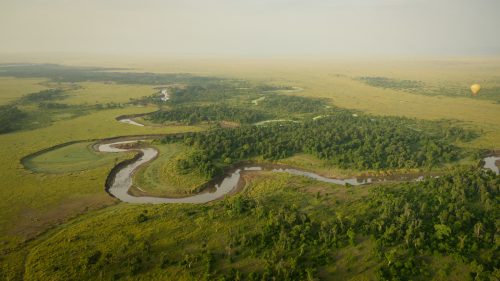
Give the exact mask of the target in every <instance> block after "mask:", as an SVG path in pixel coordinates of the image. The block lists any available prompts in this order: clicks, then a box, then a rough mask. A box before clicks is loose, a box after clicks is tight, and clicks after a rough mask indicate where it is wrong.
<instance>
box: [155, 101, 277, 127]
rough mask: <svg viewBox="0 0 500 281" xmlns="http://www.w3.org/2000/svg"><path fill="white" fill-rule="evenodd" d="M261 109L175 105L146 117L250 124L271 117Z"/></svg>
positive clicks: (160, 120) (190, 122)
mask: <svg viewBox="0 0 500 281" xmlns="http://www.w3.org/2000/svg"><path fill="white" fill-rule="evenodd" d="M273 117H274V116H273V115H272V114H269V113H266V112H265V111H263V110H255V109H249V108H243V107H235V106H230V105H226V104H212V105H206V106H177V107H174V108H172V109H170V110H160V111H156V112H154V113H152V114H149V115H147V117H146V118H147V119H148V120H151V121H152V122H156V123H163V122H166V121H176V122H181V123H185V124H188V125H192V124H195V123H199V122H204V121H209V122H210V121H235V122H239V123H242V124H251V123H255V122H258V121H262V120H266V119H270V118H273Z"/></svg>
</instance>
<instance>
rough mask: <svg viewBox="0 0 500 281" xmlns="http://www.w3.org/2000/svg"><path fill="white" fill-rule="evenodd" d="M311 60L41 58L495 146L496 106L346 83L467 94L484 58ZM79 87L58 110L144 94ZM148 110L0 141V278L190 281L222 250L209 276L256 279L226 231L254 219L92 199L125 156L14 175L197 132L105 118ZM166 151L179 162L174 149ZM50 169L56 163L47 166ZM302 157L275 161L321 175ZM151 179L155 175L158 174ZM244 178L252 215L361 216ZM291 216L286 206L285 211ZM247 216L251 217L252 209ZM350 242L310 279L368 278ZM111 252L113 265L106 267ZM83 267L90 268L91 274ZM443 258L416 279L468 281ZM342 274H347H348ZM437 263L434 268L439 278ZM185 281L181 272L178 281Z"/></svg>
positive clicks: (254, 263)
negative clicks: (39, 158) (123, 145)
mask: <svg viewBox="0 0 500 281" xmlns="http://www.w3.org/2000/svg"><path fill="white" fill-rule="evenodd" d="M312 61H313V62H311V61H308V60H304V61H287V60H276V61H272V62H264V61H252V60H240V61H238V62H237V63H235V62H234V61H231V62H229V61H225V60H198V61H196V62H194V61H181V60H168V59H165V61H164V62H162V63H158V62H153V60H150V59H148V58H141V59H137V60H136V61H130V62H129V63H128V64H126V65H124V64H123V63H121V62H119V60H118V59H117V58H116V59H115V58H113V59H109V58H108V59H104V58H102V59H101V58H100V59H95V58H94V59H92V60H86V61H80V60H75V59H72V58H65V59H63V60H61V61H57V60H54V62H57V63H64V64H74V65H84V64H88V65H92V66H95V65H99V66H110V67H131V68H134V69H135V70H136V71H153V72H174V73H175V72H181V73H185V72H190V73H195V74H198V75H217V76H222V77H237V78H242V79H250V80H252V81H256V82H258V83H268V84H273V85H288V86H297V87H300V88H302V89H303V91H300V92H293V93H288V94H291V95H301V96H307V97H323V98H327V99H328V100H329V101H330V102H331V103H332V104H333V105H336V106H339V107H343V108H349V109H355V110H359V111H363V112H367V113H371V114H374V115H393V116H406V117H412V118H419V119H428V120H439V119H452V120H456V122H458V124H460V125H462V126H465V127H467V128H470V129H473V130H477V131H478V132H479V137H478V138H476V139H475V140H473V141H472V142H467V143H459V145H461V146H464V147H468V148H484V149H499V148H500V126H498V124H499V123H498V121H499V120H500V104H498V103H495V102H494V101H490V100H488V99H474V98H471V97H465V96H458V97H452V96H449V95H447V96H439V95H438V96H428V95H422V94H418V93H409V92H407V91H403V90H395V89H384V88H379V87H372V86H369V85H367V84H365V83H363V82H361V81H359V80H358V78H359V77H362V76H383V77H391V78H396V79H411V80H419V81H424V82H426V83H429V84H432V83H442V84H443V85H446V84H447V83H450V84H452V85H454V86H455V85H456V84H457V83H460V84H463V85H464V86H465V87H468V85H469V84H470V83H471V82H475V81H481V80H480V79H483V78H482V77H487V78H484V79H493V78H495V77H496V76H495V75H497V74H496V73H500V72H499V70H500V61H499V60H497V59H493V60H476V59H457V60H438V61H437V62H436V61H434V60H432V61H425V62H421V61H416V60H415V61H406V62H405V61H397V60H391V61H388V62H379V61H377V62H361V61H359V60H353V61H351V62H348V61H343V60H339V61H335V60H332V61H331V62H330V61H328V62H319V61H316V62H314V60H312ZM491 77H493V78H491ZM3 79H4V80H0V93H1V94H0V96H1V98H3V97H4V96H5V97H6V98H5V102H6V103H8V102H10V101H13V100H15V99H16V98H18V97H20V96H22V95H24V94H27V93H31V92H36V91H38V90H40V89H43V88H44V87H46V86H43V85H44V84H40V83H41V82H44V79H43V78H40V80H39V79H14V78H3ZM464 81H466V82H464ZM488 81H489V80H488ZM78 85H79V86H81V88H79V89H74V90H71V91H69V92H70V94H69V96H68V97H67V98H65V99H64V100H62V101H61V102H63V103H68V104H95V103H108V102H126V101H128V99H129V98H140V97H142V96H144V95H148V94H151V93H153V92H154V90H153V89H152V86H149V85H123V84H119V85H117V84H113V83H110V84H108V83H95V82H83V83H78ZM12 89H16V90H15V91H14V90H12ZM154 110H156V107H155V106H146V107H136V106H128V105H127V106H125V107H123V108H117V109H108V110H101V111H91V112H90V113H88V114H86V115H83V116H77V117H74V118H69V119H64V118H63V119H62V120H57V121H55V122H52V123H51V124H50V125H49V126H46V127H43V128H38V129H34V130H25V131H18V132H13V133H8V134H4V135H0V145H1V146H0V157H1V159H2V163H3V164H2V166H3V167H2V169H1V170H0V178H1V179H2V188H1V191H0V192H1V194H2V198H4V200H2V202H1V203H0V210H1V215H0V229H1V231H0V235H1V240H2V245H1V250H2V257H1V258H0V259H1V260H0V263H1V264H2V267H1V271H0V276H2V278H5V279H12V280H16V279H20V278H22V277H24V278H25V279H26V280H47V279H53V280H68V279H93V278H95V277H96V276H98V278H102V279H105V280H108V279H113V278H120V277H122V278H129V279H134V280H139V279H142V280H151V279H157V280H161V279H165V278H167V279H168V278H170V279H172V278H175V279H178V280H183V279H184V280H193V279H196V278H198V277H200V276H204V275H203V274H204V273H203V272H204V271H205V266H207V265H206V263H204V262H203V261H204V259H210V258H208V257H207V255H205V256H203V253H207V252H218V253H219V252H221V249H222V252H224V253H225V255H226V256H234V258H233V260H232V261H231V262H228V261H227V260H226V259H222V258H218V257H217V256H216V258H215V265H216V267H217V268H218V270H220V271H221V272H223V273H226V274H231V269H232V268H236V269H238V270H241V271H242V272H244V273H249V272H250V271H252V270H254V269H263V268H264V267H265V265H264V264H263V261H262V260H258V259H255V258H253V256H252V254H251V253H244V254H243V255H241V256H237V255H236V254H233V247H232V246H231V245H232V244H231V239H232V237H234V236H235V233H237V234H238V235H242V233H250V234H251V233H252V231H253V230H254V229H257V228H258V227H259V225H260V224H262V223H263V221H261V220H255V219H252V216H253V215H255V216H257V213H255V214H254V213H245V212H243V213H242V214H236V215H234V214H232V213H231V212H228V211H227V209H228V208H229V209H230V207H227V206H232V205H231V203H227V202H216V203H211V204H207V205H205V206H189V205H166V206H148V205H129V204H123V203H120V204H117V203H118V202H117V201H116V200H114V199H112V198H111V197H109V196H108V195H107V194H106V193H105V192H104V191H103V186H104V181H105V179H106V176H107V174H108V172H109V171H110V169H111V168H112V167H113V166H114V165H115V163H116V161H121V160H123V159H126V158H130V157H131V156H132V155H131V154H129V155H126V154H125V155H124V154H119V155H113V156H112V157H108V156H106V157H105V158H103V159H102V163H99V165H97V166H94V167H91V168H90V169H88V170H83V171H74V170H72V171H68V172H65V173H61V174H43V173H34V172H32V171H30V170H28V169H25V168H24V167H23V165H22V164H21V163H20V159H21V158H22V157H24V156H26V155H29V154H31V153H34V152H37V151H39V150H41V149H45V148H48V147H51V146H54V145H57V144H61V143H65V142H69V141H74V140H89V139H98V138H107V137H114V136H122V135H140V134H159V133H173V132H185V131H196V130H201V129H202V128H200V127H198V126H175V127H161V126H158V127H152V126H149V127H138V126H132V125H128V124H122V123H119V122H116V120H115V119H114V118H115V117H116V116H119V115H125V114H138V113H145V112H151V111H154ZM82 149H86V148H83V147H82ZM177 149H179V151H182V150H181V149H180V148H177ZM160 152H161V154H160V158H162V157H163V158H164V159H159V160H162V161H159V162H157V163H156V164H155V162H152V163H151V164H150V165H149V166H147V167H145V168H144V169H142V170H140V171H139V172H138V173H137V175H136V177H135V182H136V183H139V184H138V186H140V187H141V188H150V190H148V191H154V190H155V189H158V188H160V186H159V185H156V186H155V185H151V186H149V185H147V183H148V182H150V181H153V180H154V181H155V182H156V181H161V180H162V179H161V178H160V179H159V178H158V175H159V174H160V172H158V171H159V170H162V169H163V170H165V171H166V172H167V173H166V174H167V175H168V173H169V169H170V168H172V162H171V160H172V159H171V158H175V155H176V153H178V151H177V150H176V148H175V147H168V146H167V147H165V148H163V149H162V148H160ZM53 153H56V151H54V152H53ZM63 154H64V153H63ZM87 156H88V155H87ZM57 157H60V155H56V158H57ZM301 157H302V158H301ZM304 157H305V156H304V155H298V156H295V158H293V157H292V158H291V159H288V160H289V162H288V163H300V162H303V161H305V160H306V161H308V165H309V166H310V168H312V167H316V166H321V165H323V164H322V163H318V162H317V161H318V160H317V159H311V158H307V159H305V158H304ZM304 159H305V160H304ZM160 163H162V164H161V165H160ZM94 164H95V163H93V165H94ZM169 165H170V166H169ZM57 170H59V168H57ZM329 170H331V169H330V168H329ZM170 172H171V171H170ZM325 172H328V171H325ZM355 172H356V171H353V173H355ZM161 175H162V176H165V174H163V173H162V174H161ZM165 179H166V178H163V180H165ZM245 179H246V180H247V183H248V187H247V189H246V190H245V191H244V195H245V196H248V197H250V198H252V199H254V200H256V201H257V202H259V203H258V204H261V205H268V206H270V208H271V209H274V208H276V209H279V208H280V206H285V205H286V206H288V207H290V208H297V207H298V208H299V209H300V210H304V211H307V213H308V214H310V216H312V217H314V218H315V219H318V220H321V216H325V214H331V213H343V214H352V216H355V214H356V212H357V211H359V208H365V207H366V206H362V205H357V203H356V202H357V200H358V199H359V198H363V197H366V196H368V191H369V189H370V188H371V187H366V188H360V189H349V188H346V187H340V186H334V185H327V184H320V183H317V182H314V181H310V180H305V179H302V178H298V177H292V176H289V175H283V174H279V175H277V174H259V175H258V177H257V176H253V177H252V176H248V177H246V178H245ZM168 180H169V181H170V182H169V184H170V185H168V186H169V187H170V188H172V190H173V191H174V192H179V191H180V190H179V187H181V188H182V186H184V185H183V181H186V182H189V183H190V184H188V185H187V186H189V187H193V186H195V185H196V184H197V183H198V182H201V181H202V180H201V178H196V177H192V178H189V181H188V180H187V179H186V178H184V177H179V178H173V179H172V178H169V179H168ZM159 192H165V190H159ZM318 194H320V196H318ZM326 194H328V195H326ZM110 205H114V206H110ZM294 205H295V206H296V207H292V206H294ZM107 206H110V207H107ZM357 207H359V208H358V209H357ZM325 210H327V211H325ZM249 212H257V211H255V209H253V208H252V209H251V210H250V211H249ZM141 214H145V215H144V216H146V217H147V218H148V219H147V220H146V221H144V222H139V221H140V220H138V218H139V216H140V215H141ZM249 214H252V215H249ZM117 217H119V218H120V219H117ZM117 229H119V231H117ZM235 229H236V230H235ZM200 237H201V238H200ZM356 240H357V242H358V243H357V244H356V246H353V247H347V248H344V249H342V250H340V251H339V252H338V255H337V256H336V257H335V260H336V262H335V266H331V267H328V266H325V267H320V268H319V272H318V275H319V276H320V277H322V278H325V279H332V280H336V279H339V278H340V279H343V280H350V279H352V280H373V279H374V278H375V277H374V274H373V271H374V267H375V266H377V265H378V264H379V263H380V261H378V260H376V259H373V258H371V257H370V256H369V255H367V254H366V253H369V252H371V249H372V248H373V247H374V245H373V243H372V241H371V240H370V239H368V238H367V237H361V236H357V237H356ZM228 245H229V246H228ZM117 249H119V250H120V251H121V252H122V253H123V254H120V255H118V254H117V255H115V254H114V252H117ZM144 253H148V254H147V255H144ZM218 255H220V253H219V254H218ZM92 257H94V259H96V260H97V261H96V262H95V263H94V259H93V258H92ZM95 257H97V258H95ZM179 257H181V258H179ZM447 258H448V257H445V258H443V257H440V256H439V254H436V256H432V257H430V260H431V263H430V264H431V267H433V268H434V269H433V270H432V271H431V272H430V273H429V274H430V276H432V278H435V280H440V279H439V276H440V275H439V274H442V273H440V272H441V269H442V268H443V267H444V268H445V269H446V274H447V275H446V276H448V277H449V276H455V277H456V279H454V280H467V279H466V278H467V277H466V275H467V273H468V272H469V268H468V265H466V264H464V263H462V262H460V261H456V260H451V261H449V260H448V259H447ZM89 261H90V262H89ZM354 262H355V264H356V265H359V266H356V267H352V264H353V263H354ZM210 263H211V262H208V264H210ZM443 263H445V264H446V265H443V266H441V265H442V264H443ZM188 264H189V266H187V265H188ZM191 264H192V267H191ZM69 265H71V268H70V267H68V266H69ZM212 266H214V265H213V264H212ZM134 268H136V269H134ZM187 269H189V271H190V272H191V273H188V272H187V271H188V270H187ZM129 270H132V271H134V270H137V272H135V273H134V272H132V273H134V274H135V275H134V274H131V272H130V271H129ZM462 271H463V272H465V274H463V273H462ZM82 274H83V275H82ZM193 274H194V275H193ZM127 276H128V277H127ZM429 278H431V277H429V276H427V277H425V278H424V279H422V280H429ZM443 278H444V277H443Z"/></svg>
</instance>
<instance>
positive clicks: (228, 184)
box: [97, 140, 500, 204]
mask: <svg viewBox="0 0 500 281" xmlns="http://www.w3.org/2000/svg"><path fill="white" fill-rule="evenodd" d="M137 141H138V140H129V141H117V142H112V143H104V144H99V145H98V146H97V149H98V150H99V151H101V152H114V153H117V152H126V151H139V150H140V151H141V152H142V156H141V157H139V158H138V159H137V160H135V161H134V162H132V163H130V164H128V165H126V166H124V167H123V168H121V169H119V170H118V172H117V173H116V174H115V175H114V178H113V179H112V184H111V185H110V186H109V188H108V192H109V193H110V194H111V195H113V196H114V197H116V198H118V199H120V200H121V201H123V202H128V203H152V204H161V203H193V204H200V203H207V202H210V201H214V200H217V199H219V198H222V197H224V196H225V195H226V194H230V193H231V192H234V191H236V190H237V188H238V183H239V182H240V178H241V174H242V173H245V172H248V171H263V170H270V171H273V172H284V173H289V174H293V175H299V176H305V177H309V178H312V179H315V180H318V181H321V182H327V183H334V184H340V185H347V184H349V185H353V186H354V185H362V184H367V183H372V182H382V181H386V180H416V181H418V180H422V179H423V176H409V175H406V176H404V175H398V176H393V177H378V178H377V177H367V178H348V179H334V178H327V177H323V176H320V175H318V174H315V173H312V172H307V171H303V170H299V169H294V168H289V167H284V166H278V165H244V166H241V167H240V168H237V169H235V170H234V171H232V172H230V173H228V174H227V175H226V176H225V177H224V178H223V179H221V180H220V181H218V182H216V183H215V185H214V187H213V188H206V189H205V190H204V191H202V192H201V193H198V194H195V195H192V196H188V197H182V198H165V197H153V196H133V195H130V194H129V193H128V191H129V189H130V187H132V176H133V174H134V172H135V171H136V170H137V168H138V167H140V166H141V165H143V164H145V163H147V162H149V161H151V160H153V159H155V158H156V156H157V155H158V151H157V150H156V149H154V148H151V147H146V148H123V147H119V146H120V145H125V144H131V143H135V142H137ZM498 160H500V157H497V156H489V157H486V158H484V162H485V164H484V168H486V169H491V170H493V171H494V172H495V173H496V174H499V170H498V167H497V166H496V165H495V161H498Z"/></svg>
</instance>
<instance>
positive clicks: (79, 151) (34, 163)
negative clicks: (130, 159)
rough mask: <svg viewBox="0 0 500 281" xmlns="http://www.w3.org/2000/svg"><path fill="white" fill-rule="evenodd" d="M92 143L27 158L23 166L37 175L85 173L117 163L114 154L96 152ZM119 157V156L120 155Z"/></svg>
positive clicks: (75, 145) (76, 144) (78, 144)
mask: <svg viewBox="0 0 500 281" xmlns="http://www.w3.org/2000/svg"><path fill="white" fill-rule="evenodd" d="M93 144H94V142H79V143H74V144H70V145H67V146H63V147H60V148H56V149H54V150H50V151H47V152H45V153H42V154H40V155H36V156H34V157H29V158H27V159H26V160H25V161H24V163H23V164H25V166H26V167H27V168H28V169H30V170H32V171H34V172H37V173H44V174H59V173H70V172H77V171H85V170H91V169H94V168H97V167H99V166H104V165H106V164H109V163H114V164H117V163H118V159H119V158H117V155H116V154H110V153H100V152H96V151H95V150H94V148H93V147H92V146H93ZM120 156H121V155H120Z"/></svg>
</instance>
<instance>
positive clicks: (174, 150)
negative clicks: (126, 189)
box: [134, 143, 209, 197]
mask: <svg viewBox="0 0 500 281" xmlns="http://www.w3.org/2000/svg"><path fill="white" fill-rule="evenodd" d="M153 147H155V148H156V149H157V150H158V151H159V153H160V154H159V156H158V158H157V159H155V161H153V162H151V163H149V164H148V165H147V166H143V167H141V168H140V169H139V170H138V171H137V172H136V174H135V175H134V187H135V188H136V189H139V190H140V191H142V192H145V193H147V194H149V195H155V196H166V197H179V196H181V197H182V196H188V195H189V194H191V193H192V192H194V191H196V190H197V188H198V187H200V186H201V185H202V184H204V183H205V182H207V180H209V179H207V178H206V177H205V176H203V175H201V174H199V173H196V172H190V173H187V174H180V173H179V172H178V170H177V167H176V164H177V160H178V159H180V158H183V157H185V154H186V153H189V152H190V150H192V149H191V148H189V147H185V146H183V145H182V144H175V143H174V144H164V145H161V144H155V145H154V146H153Z"/></svg>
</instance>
